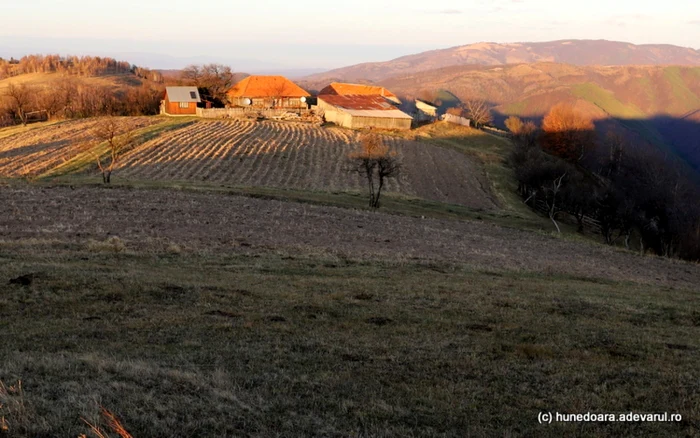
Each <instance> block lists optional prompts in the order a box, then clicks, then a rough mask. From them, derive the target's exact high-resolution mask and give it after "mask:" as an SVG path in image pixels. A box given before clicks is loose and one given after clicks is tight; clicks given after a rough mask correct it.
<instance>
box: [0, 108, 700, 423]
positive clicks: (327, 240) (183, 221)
mask: <svg viewBox="0 0 700 438" xmlns="http://www.w3.org/2000/svg"><path fill="white" fill-rule="evenodd" d="M158 120H161V119H158ZM189 123H191V121H190V120H187V119H177V120H162V121H161V123H157V124H153V125H149V126H144V127H142V128H140V130H139V131H138V135H139V136H140V137H141V144H142V145H146V146H147V147H146V148H145V149H148V147H153V145H154V144H161V145H165V146H167V145H169V144H174V143H173V142H171V141H167V142H162V140H163V139H172V138H173V135H177V133H178V132H186V131H183V130H182V129H185V130H187V129H190V128H191V127H190V126H187V124H189ZM181 128H182V129H181ZM41 129H43V128H41ZM3 132H4V131H2V130H0V137H1V136H2V135H3ZM412 134H415V135H416V139H417V140H418V141H419V143H418V144H422V145H426V146H427V147H430V148H436V149H444V150H446V151H448V152H450V153H454V152H458V153H459V154H461V155H463V156H465V157H466V158H468V159H469V160H470V162H471V163H473V164H474V166H475V168H476V169H479V170H480V171H482V172H483V175H484V177H485V181H486V186H484V187H482V188H480V190H483V191H484V192H485V193H491V194H492V196H493V197H494V199H495V200H496V202H497V203H498V205H499V208H497V209H494V210H479V209H474V208H470V207H469V206H465V205H458V204H450V203H442V202H437V201H435V200H432V201H431V200H426V199H421V198H419V197H415V196H408V195H401V194H397V193H392V194H388V196H387V197H386V198H385V199H384V203H383V207H382V209H381V210H380V211H379V212H376V211H369V210H367V209H366V207H365V204H366V200H365V198H364V196H363V194H362V192H361V191H352V190H339V191H334V190H328V189H326V190H322V189H321V190H312V189H309V188H298V187H297V188H295V187H287V188H283V187H261V186H245V185H236V184H233V183H231V182H227V181H219V182H217V181H195V180H192V179H183V180H177V179H172V178H160V179H159V178H152V179H150V180H149V179H148V178H143V179H139V178H123V176H125V175H122V174H120V171H119V170H118V171H116V172H115V174H114V181H115V183H114V184H113V185H112V186H103V185H100V184H96V182H97V181H99V177H98V176H97V175H95V173H94V171H93V170H89V169H90V166H91V163H90V159H89V158H88V156H87V155H84V154H83V155H80V154H78V155H76V156H74V157H73V158H72V159H71V160H68V161H67V162H66V163H64V164H62V165H61V166H60V167H56V168H54V169H53V170H52V171H51V173H47V174H44V175H43V176H42V177H41V178H38V179H36V180H34V181H33V182H26V181H20V180H13V179H4V180H0V197H1V201H2V203H1V204H0V205H2V208H3V214H2V215H0V437H4V436H8V437H53V436H61V437H62V436H68V437H77V436H79V435H81V434H86V435H87V436H88V437H91V436H94V434H93V433H92V432H90V430H89V428H88V426H87V424H86V423H85V422H84V421H83V420H87V421H89V422H90V423H92V424H96V425H98V426H100V427H101V428H103V429H105V428H107V427H108V425H107V424H106V423H105V420H104V419H102V418H100V416H99V412H100V406H104V407H105V408H107V409H109V410H110V411H111V412H113V413H114V414H115V415H116V416H117V418H118V419H119V420H120V421H121V423H122V424H123V425H124V427H125V428H126V430H128V431H129V432H130V433H132V434H133V435H134V436H135V437H208V436H217V437H226V436H229V437H238V436H250V437H274V436H285V437H287V436H293V437H295V436H299V437H301V436H324V437H329V436H330V437H370V436H371V437H375V436H376V437H411V436H430V437H433V436H434V437H462V436H475V437H481V436H506V437H508V436H542V437H559V436H604V437H605V436H609V437H613V436H614V437H617V436H630V437H632V436H659V437H666V436H668V437H671V436H690V437H694V436H700V371H698V370H697V363H698V362H699V361H700V341H699V340H700V311H699V310H698V309H700V295H699V294H698V289H697V285H698V284H700V266H698V265H697V264H693V263H685V262H679V261H674V260H667V259H662V258H656V257H650V256H642V255H638V254H634V253H631V252H627V251H621V250H617V249H615V248H611V247H607V246H604V245H600V244H597V243H595V242H594V240H590V239H589V238H587V237H579V236H558V235H553V234H552V233H550V229H551V226H549V224H548V223H547V221H546V220H545V219H544V218H541V217H539V216H537V215H536V214H534V213H532V212H531V211H529V210H528V209H527V208H526V207H524V206H523V205H522V202H520V200H519V199H518V198H517V196H516V195H515V193H514V187H513V184H514V182H513V178H512V174H511V170H510V169H508V168H507V167H506V166H504V165H503V160H504V158H505V156H506V155H507V153H508V148H509V144H508V143H507V141H505V140H502V139H499V138H496V137H493V136H490V135H487V134H483V133H479V132H478V131H474V130H470V129H466V128H460V127H450V126H449V125H444V124H437V125H434V126H431V127H425V128H421V129H420V130H418V131H416V132H414V133H412ZM15 135H17V137H16V138H22V137H19V135H28V134H27V133H21V132H17V133H14V134H12V136H13V137H12V138H14V136H15ZM291 138H295V137H293V136H292V137H291ZM159 141H161V143H157V142H159ZM392 141H396V142H399V141H405V140H401V139H398V138H397V139H395V140H392ZM149 145H150V146H149ZM96 147H98V148H99V147H104V146H103V145H102V146H100V145H98V146H96ZM135 153H140V152H139V149H136V150H135ZM308 162H309V161H308V160H302V161H300V163H308ZM307 165H308V164H307ZM20 382H21V385H20ZM540 412H560V413H586V412H594V413H617V414H620V413H629V412H635V413H660V412H668V413H673V414H681V415H682V421H680V422H668V423H644V422H637V423H618V422H612V423H609V422H607V423H606V422H603V423H596V422H593V423H553V424H551V425H542V424H539V422H538V414H539V413H540Z"/></svg>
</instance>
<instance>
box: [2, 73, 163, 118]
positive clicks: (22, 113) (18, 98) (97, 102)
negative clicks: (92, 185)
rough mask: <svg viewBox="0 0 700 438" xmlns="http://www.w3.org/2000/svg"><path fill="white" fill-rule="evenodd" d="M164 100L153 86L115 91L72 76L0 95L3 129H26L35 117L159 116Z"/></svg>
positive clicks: (9, 88)
mask: <svg viewBox="0 0 700 438" xmlns="http://www.w3.org/2000/svg"><path fill="white" fill-rule="evenodd" d="M162 98H163V87H162V86H160V85H158V84H150V83H144V84H142V85H140V86H130V87H125V88H115V87H112V86H108V85H96V84H94V83H89V82H86V81H84V80H82V79H81V78H76V77H71V76H63V77H57V78H55V79H52V80H50V81H48V82H47V83H44V84H42V85H33V84H27V83H21V84H15V83H10V84H8V86H7V87H6V88H5V89H4V90H2V91H1V92H0V126H8V125H13V124H16V123H21V124H24V125H26V124H27V123H28V122H29V121H30V115H32V114H33V113H41V114H42V115H44V116H45V118H46V119H73V118H85V117H96V116H106V115H117V116H134V115H152V114H158V112H159V108H160V101H161V99H162Z"/></svg>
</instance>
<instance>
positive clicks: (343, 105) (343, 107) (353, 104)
mask: <svg viewBox="0 0 700 438" xmlns="http://www.w3.org/2000/svg"><path fill="white" fill-rule="evenodd" d="M318 109H319V110H320V111H321V112H322V113H323V114H324V117H325V119H326V121H327V122H333V123H335V124H336V125H339V126H343V127H345V128H352V129H359V128H380V129H411V122H412V121H413V118H412V117H411V116H409V115H408V114H406V113H404V112H403V111H401V110H399V109H397V108H396V106H394V104H393V102H390V101H389V100H387V99H385V98H384V97H382V96H377V95H370V96H358V95H352V96H337V95H325V96H318Z"/></svg>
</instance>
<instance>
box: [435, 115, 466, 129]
mask: <svg viewBox="0 0 700 438" xmlns="http://www.w3.org/2000/svg"><path fill="white" fill-rule="evenodd" d="M440 120H442V121H444V122H447V123H454V124H455V125H462V126H471V125H472V121H471V120H470V119H467V118H466V117H462V116H456V115H454V114H443V115H442V116H440Z"/></svg>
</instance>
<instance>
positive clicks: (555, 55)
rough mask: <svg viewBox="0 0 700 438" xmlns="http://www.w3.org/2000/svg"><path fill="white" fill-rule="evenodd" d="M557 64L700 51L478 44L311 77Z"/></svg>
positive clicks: (655, 58) (686, 55) (669, 60)
mask: <svg viewBox="0 0 700 438" xmlns="http://www.w3.org/2000/svg"><path fill="white" fill-rule="evenodd" d="M538 62H555V63H564V64H572V65H695V66H700V51H698V50H694V49H690V48H686V47H678V46H672V45H665V44H664V45H652V44H649V45H635V44H630V43H624V42H616V41H606V40H562V41H551V42H543V43H513V44H497V43H486V42H484V43H477V44H470V45H465V46H458V47H452V48H449V49H441V50H432V51H428V52H423V53H418V54H415V55H409V56H404V57H401V58H397V59H394V60H391V61H386V62H372V63H364V64H358V65H354V66H349V67H344V68H339V69H335V70H331V71H328V72H325V73H320V74H316V75H311V76H308V77H307V78H306V79H307V80H308V81H309V82H310V83H314V82H324V81H328V82H330V80H331V79H332V80H345V81H362V80H367V81H379V80H382V79H386V78H389V77H392V76H397V75H408V74H413V73H419V72H423V71H428V70H434V69H437V68H443V67H449V66H456V65H505V64H524V63H538Z"/></svg>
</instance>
